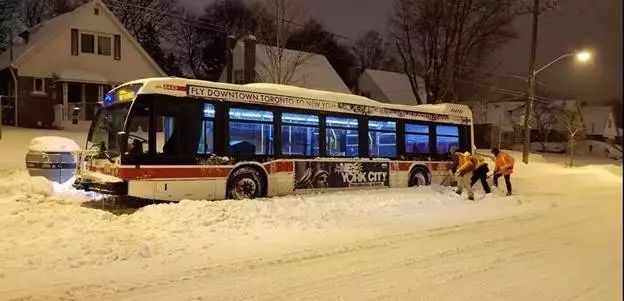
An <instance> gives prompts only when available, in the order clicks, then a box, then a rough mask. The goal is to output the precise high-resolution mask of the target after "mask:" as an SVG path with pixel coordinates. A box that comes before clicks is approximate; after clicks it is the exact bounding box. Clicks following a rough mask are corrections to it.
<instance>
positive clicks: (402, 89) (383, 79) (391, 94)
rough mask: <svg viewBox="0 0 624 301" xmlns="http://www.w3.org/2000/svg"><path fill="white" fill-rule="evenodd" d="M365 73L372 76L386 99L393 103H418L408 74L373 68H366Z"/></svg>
mask: <svg viewBox="0 0 624 301" xmlns="http://www.w3.org/2000/svg"><path fill="white" fill-rule="evenodd" d="M364 74H366V75H368V76H370V78H371V79H372V80H373V82H375V84H376V85H377V87H378V88H379V89H380V90H381V91H382V93H383V94H384V95H385V97H386V99H385V101H387V102H389V103H393V104H405V105H415V104H417V101H416V96H414V92H413V91H412V86H411V85H410V81H409V78H408V77H407V75H406V74H404V73H397V72H389V71H381V70H373V69H366V70H364ZM422 96H424V95H421V97H422ZM380 100H381V99H380Z"/></svg>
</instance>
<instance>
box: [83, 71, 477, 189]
mask: <svg viewBox="0 0 624 301" xmlns="http://www.w3.org/2000/svg"><path fill="white" fill-rule="evenodd" d="M472 135H473V128H472V113H471V111H470V109H469V108H468V107H466V106H464V105H458V104H437V105H417V106H408V105H393V104H386V103H380V102H377V101H374V100H371V99H369V98H366V97H362V96H357V95H351V94H343V93H334V92H327V91H319V90H311V89H304V88H297V87H291V86H285V85H275V84H261V83H256V84H246V85H234V84H226V83H215V82H209V81H199V80H190V79H183V78H150V79H143V80H137V81H132V82H129V83H126V84H124V85H121V86H119V87H117V88H115V89H113V90H112V91H110V92H109V93H107V94H106V96H105V99H104V100H103V104H102V108H101V109H100V111H99V112H98V114H97V116H96V118H95V119H94V121H93V123H92V125H91V129H90V131H89V136H88V139H87V140H88V141H87V151H85V152H84V153H83V154H82V155H81V159H80V164H79V170H78V174H77V179H76V182H75V184H74V186H75V187H77V188H80V189H84V190H87V191H97V192H100V193H106V194H114V195H127V196H132V197H137V198H144V199H154V200H174V201H177V200H181V199H203V200H219V199H227V198H233V199H246V198H256V197H271V196H279V195H287V194H292V193H305V192H313V191H328V190H344V189H363V188H369V187H411V186H421V185H429V184H431V183H441V182H442V180H443V179H444V178H445V177H446V176H447V174H448V168H449V167H450V160H449V154H448V150H449V148H450V147H451V146H456V147H458V148H459V149H460V150H462V151H472V150H473V143H472V141H473V137H472Z"/></svg>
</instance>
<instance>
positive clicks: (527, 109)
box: [522, 51, 591, 164]
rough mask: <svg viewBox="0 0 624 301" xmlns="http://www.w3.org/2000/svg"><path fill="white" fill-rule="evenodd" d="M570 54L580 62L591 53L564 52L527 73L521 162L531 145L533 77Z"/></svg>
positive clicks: (526, 162)
mask: <svg viewBox="0 0 624 301" xmlns="http://www.w3.org/2000/svg"><path fill="white" fill-rule="evenodd" d="M570 56H575V57H576V60H578V61H579V62H581V63H585V62H587V61H589V59H591V53H590V52H589V51H577V52H571V53H566V54H564V55H561V56H559V57H558V58H556V59H554V60H553V61H551V62H550V63H548V64H546V65H544V66H543V67H541V68H539V69H537V70H535V69H533V70H534V71H533V72H530V74H529V75H530V76H529V99H528V100H527V105H526V107H525V112H524V145H523V147H522V162H524V163H525V164H528V163H529V151H530V147H531V141H530V140H531V129H530V128H529V120H530V119H531V112H532V111H533V100H534V99H535V77H536V75H537V74H538V73H540V72H541V71H543V70H544V69H546V68H548V67H550V66H551V65H552V64H554V63H556V62H558V61H560V60H561V59H563V58H566V57H570Z"/></svg>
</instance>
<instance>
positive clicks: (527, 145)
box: [522, 0, 539, 164]
mask: <svg viewBox="0 0 624 301" xmlns="http://www.w3.org/2000/svg"><path fill="white" fill-rule="evenodd" d="M538 15H539V0H534V2H533V33H532V35H531V58H530V60H529V86H528V89H529V93H528V94H529V97H528V99H527V103H526V106H525V112H524V145H523V147H522V162H524V163H525V164H529V152H530V150H531V128H530V126H529V125H530V120H531V113H532V112H533V99H534V98H535V54H536V52H537V17H538Z"/></svg>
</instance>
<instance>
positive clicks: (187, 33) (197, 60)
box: [173, 12, 204, 79]
mask: <svg viewBox="0 0 624 301" xmlns="http://www.w3.org/2000/svg"><path fill="white" fill-rule="evenodd" d="M182 17H183V18H184V19H185V20H188V22H179V23H177V24H175V26H174V28H173V31H174V35H173V36H174V40H173V42H174V44H175V45H176V48H177V50H178V51H177V52H178V57H180V59H181V61H182V62H183V63H184V65H185V67H186V68H183V69H186V71H190V73H191V74H190V75H191V76H192V77H193V78H198V79H203V78H204V76H203V70H202V68H203V65H202V55H201V53H202V45H203V42H204V41H203V40H202V37H201V32H200V31H198V30H197V28H196V27H195V26H193V23H192V22H193V20H197V17H196V16H194V15H193V14H191V13H188V12H186V13H184V14H183V15H182Z"/></svg>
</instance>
